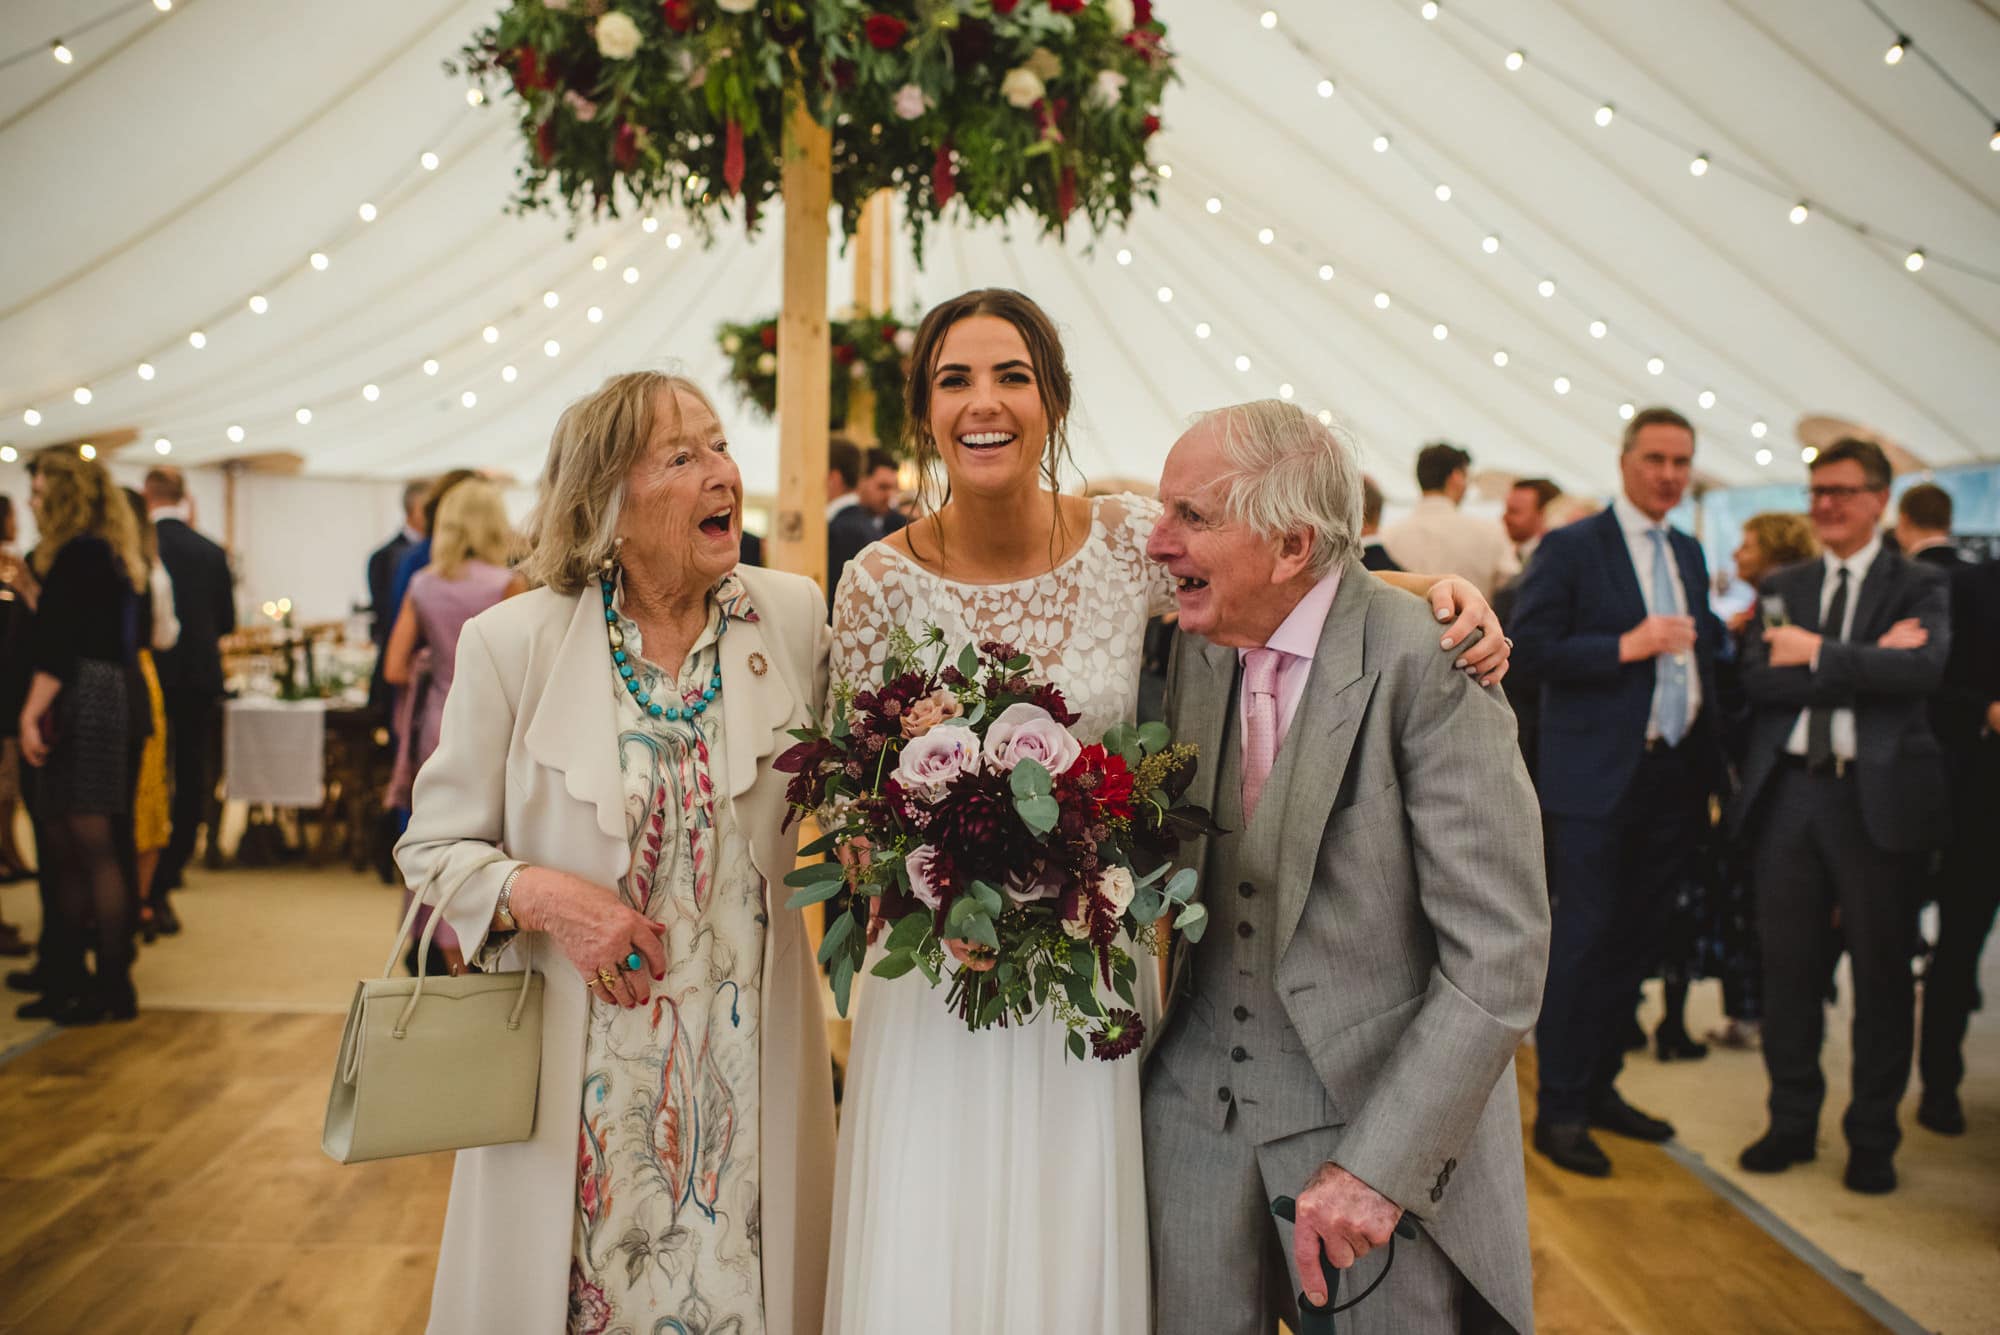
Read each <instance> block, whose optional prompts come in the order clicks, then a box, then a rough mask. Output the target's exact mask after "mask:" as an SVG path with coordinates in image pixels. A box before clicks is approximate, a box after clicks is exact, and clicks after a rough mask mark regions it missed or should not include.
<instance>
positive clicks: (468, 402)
mask: <svg viewBox="0 0 2000 1335" xmlns="http://www.w3.org/2000/svg"><path fill="white" fill-rule="evenodd" d="M458 401H459V402H460V403H462V404H464V405H465V406H466V407H468V408H476V407H478V406H479V396H478V395H477V394H474V393H473V392H472V391H471V390H469V389H468V390H466V391H465V393H463V394H461V395H459V396H458Z"/></svg>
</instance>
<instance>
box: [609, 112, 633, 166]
mask: <svg viewBox="0 0 2000 1335" xmlns="http://www.w3.org/2000/svg"><path fill="white" fill-rule="evenodd" d="M611 161H612V162H613V164H615V165H616V166H617V168H618V170H619V171H621V172H628V171H631V170H632V169H633V168H634V167H636V166H638V165H639V127H638V126H636V125H634V124H633V123H632V122H631V121H620V122H618V131H617V133H616V134H614V135H613V136H612V139H611Z"/></svg>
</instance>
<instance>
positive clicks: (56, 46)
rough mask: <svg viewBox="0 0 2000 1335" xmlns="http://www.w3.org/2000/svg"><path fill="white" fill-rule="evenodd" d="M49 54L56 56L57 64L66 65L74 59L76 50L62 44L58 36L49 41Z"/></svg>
mask: <svg viewBox="0 0 2000 1335" xmlns="http://www.w3.org/2000/svg"><path fill="white" fill-rule="evenodd" d="M49 54H50V55H52V56H54V57H55V58H56V63H57V64H58V65H67V64H69V63H71V62H72V61H74V60H75V59H76V52H74V51H72V50H70V49H69V48H68V47H66V46H64V45H63V42H62V38H60V37H58V38H56V40H55V41H53V42H50V43H49Z"/></svg>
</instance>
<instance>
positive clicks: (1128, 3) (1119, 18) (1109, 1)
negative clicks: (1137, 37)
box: [1104, 0, 1138, 35]
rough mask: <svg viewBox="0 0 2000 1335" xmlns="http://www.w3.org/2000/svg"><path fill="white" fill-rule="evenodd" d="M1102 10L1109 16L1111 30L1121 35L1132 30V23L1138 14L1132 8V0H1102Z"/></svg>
mask: <svg viewBox="0 0 2000 1335" xmlns="http://www.w3.org/2000/svg"><path fill="white" fill-rule="evenodd" d="M1104 12H1105V13H1106V14H1108V15H1110V17H1111V31H1113V32H1115V33H1119V34H1120V35H1123V34H1125V33H1128V32H1130V31H1132V24H1133V21H1134V20H1135V19H1137V18H1138V14H1137V13H1136V11H1134V10H1133V8H1132V0H1104Z"/></svg>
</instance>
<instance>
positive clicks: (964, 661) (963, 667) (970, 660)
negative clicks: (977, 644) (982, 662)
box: [958, 644, 979, 681]
mask: <svg viewBox="0 0 2000 1335" xmlns="http://www.w3.org/2000/svg"><path fill="white" fill-rule="evenodd" d="M958 670H959V672H960V673H961V674H962V675H963V676H964V677H965V679H966V680H967V681H971V680H973V679H974V678H975V677H977V676H978V675H979V650H977V649H975V648H973V647H972V646H971V645H969V644H968V645H966V646H965V648H963V649H961V650H959V653H958Z"/></svg>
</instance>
